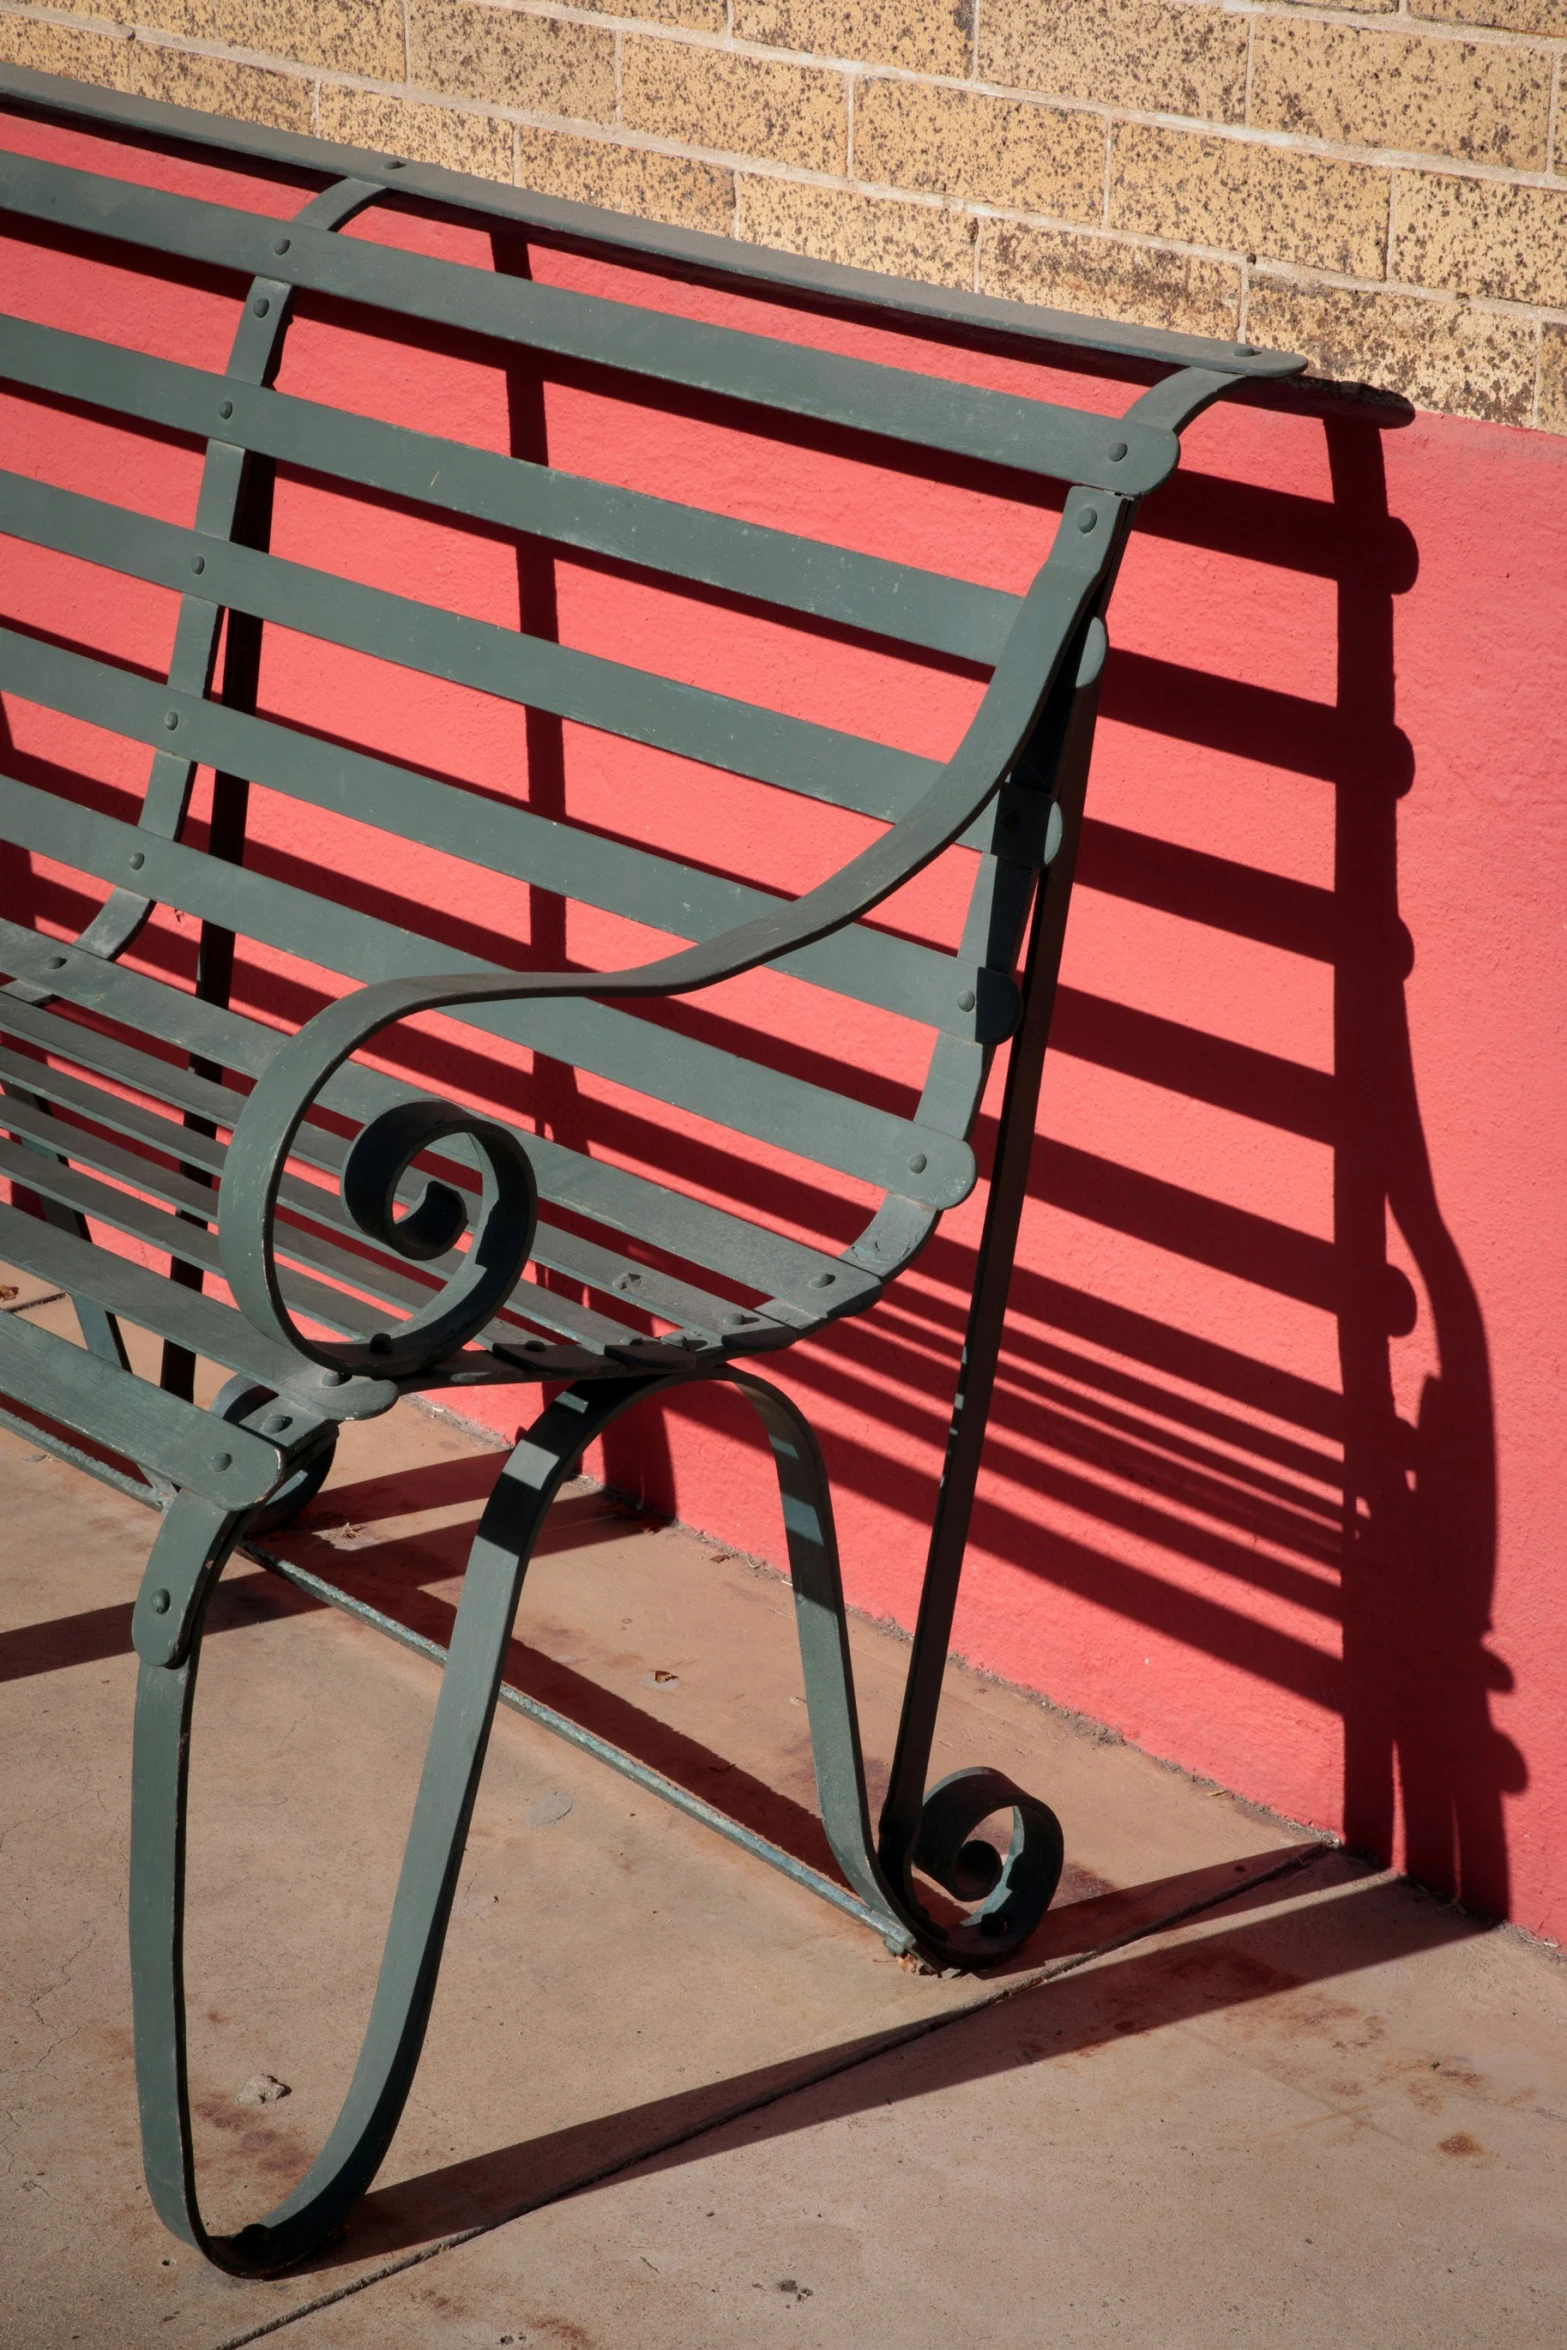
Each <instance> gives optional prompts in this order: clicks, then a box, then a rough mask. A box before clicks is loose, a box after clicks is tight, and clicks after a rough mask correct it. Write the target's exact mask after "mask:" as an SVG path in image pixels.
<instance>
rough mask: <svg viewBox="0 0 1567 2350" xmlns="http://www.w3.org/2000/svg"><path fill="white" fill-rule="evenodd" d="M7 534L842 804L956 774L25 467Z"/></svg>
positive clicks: (10, 489) (3, 483)
mask: <svg viewBox="0 0 1567 2350" xmlns="http://www.w3.org/2000/svg"><path fill="white" fill-rule="evenodd" d="M0 531H4V532H6V533H8V534H9V535H10V536H11V537H13V538H20V539H25V540H27V541H28V542H29V544H31V545H33V546H43V547H52V548H54V549H55V550H56V551H57V552H59V553H61V554H65V555H74V556H76V557H78V558H79V559H80V560H81V561H83V562H87V563H101V564H103V565H104V566H106V567H107V568H108V569H110V570H113V571H119V572H122V573H124V574H126V575H127V576H128V577H130V578H133V579H144V580H149V581H151V582H153V583H154V584H155V585H157V586H159V587H165V588H170V589H172V590H174V591H176V592H180V591H186V590H188V589H189V587H190V582H191V575H192V573H193V572H194V571H195V569H196V566H197V565H198V564H200V566H201V584H202V589H203V592H204V593H206V594H208V595H210V597H211V599H212V601H213V603H214V604H215V605H227V606H229V608H230V609H231V610H237V611H241V612H249V613H252V614H253V615H254V616H255V617H256V618H257V619H259V620H270V621H273V622H276V623H277V624H279V625H280V626H282V627H284V628H290V629H296V630H298V631H299V632H300V633H301V634H302V635H304V636H312V637H318V638H321V639H322V640H324V641H325V642H326V643H327V644H334V645H342V646H345V647H347V648H348V649H349V650H351V651H353V652H358V653H367V654H369V655H370V656H371V657H372V658H373V659H376V660H380V661H389V662H394V663H396V664H397V666H398V667H400V668H404V669H412V670H417V671H418V672H420V674H422V675H423V676H426V677H442V678H446V679H449V680H450V681H451V682H452V683H453V684H456V685H465V686H471V687H473V688H475V689H476V690H477V691H478V692H480V693H486V694H493V695H495V696H496V697H497V699H499V700H501V701H507V702H513V703H516V704H518V705H519V706H520V707H523V708H526V709H534V710H547V711H549V712H550V713H551V714H552V715H553V716H556V717H560V718H569V719H573V720H575V721H576V723H577V724H578V725H581V726H591V727H594V728H596V729H597V730H598V731H599V732H600V733H603V734H614V735H620V736H622V737H624V738H625V739H626V740H627V741H630V742H639V743H646V744H648V745H650V746H651V747H652V748H654V749H656V750H661V751H670V752H673V753H674V755H675V756H676V757H678V758H685V759H696V760H699V761H701V763H702V764H703V765H704V766H708V767H717V768H720V769H722V770H724V771H726V772H727V773H729V774H732V775H744V776H747V777H749V778H751V779H752V780H753V781H755V782H757V783H771V784H776V785H777V786H778V787H779V788H780V789H782V790H784V791H797V792H805V793H807V794H808V795H809V796H810V797H812V798H818V799H832V800H834V801H836V802H837V803H838V804H839V805H840V806H845V807H861V808H865V809H866V811H867V812H868V813H872V812H874V805H870V804H868V800H869V802H870V803H874V804H881V803H883V802H885V801H886V799H887V798H888V797H889V796H890V797H892V798H894V799H901V800H902V801H903V802H904V803H905V804H908V803H910V802H912V801H914V800H916V799H918V798H919V797H920V795H921V793H922V792H924V791H927V790H928V789H929V788H930V785H931V784H932V783H933V782H934V781H935V779H936V777H937V776H938V775H939V774H940V772H941V762H940V761H939V760H934V759H922V758H919V757H917V756H916V754H915V753H913V752H911V751H895V750H892V749H890V748H889V747H888V746H887V745H886V744H885V743H877V742H871V741H869V740H867V739H866V738H865V737H863V736H861V735H852V734H842V733H840V732H838V731H837V730H836V729H835V728H832V727H826V726H816V725H813V724H812V723H811V722H810V721H809V720H807V719H803V718H788V717H784V716H783V715H782V714H781V713H779V712H778V711H775V710H762V709H758V708H757V707H756V706H755V704H753V703H750V702H740V701H735V700H733V699H732V698H731V697H730V696H728V695H725V694H714V693H707V692H705V691H703V689H702V688H700V687H698V686H690V685H679V684H677V683H675V682H674V681H673V680H672V679H670V678H666V677H659V676H657V675H655V674H654V673H653V672H652V671H650V670H644V669H632V668H628V667H627V666H626V665H625V664H624V663H622V662H618V661H608V660H605V659H604V658H603V656H602V655H601V654H597V653H582V652H578V651H576V650H575V649H574V648H573V647H572V646H569V645H557V644H553V643H551V642H549V641H548V640H547V639H546V638H544V637H536V636H525V635H523V634H521V633H520V632H519V631H517V630H515V629H509V628H498V627H496V626H494V624H493V623H491V622H488V621H483V620H468V619H465V618H463V617H462V616H461V615H460V614H458V613H455V612H443V611H441V610H439V609H438V608H437V607H436V606H435V605H433V604H419V603H415V602H414V601H413V600H412V599H411V598H410V597H407V596H397V595H393V594H392V593H391V591H390V590H389V589H386V588H372V587H365V586H363V585H361V584H360V582H358V581H357V580H348V579H340V578H338V577H336V576H335V575H334V574H333V573H331V572H329V571H316V570H313V569H311V568H310V567H309V566H308V565H306V564H303V563H291V562H288V561H286V560H285V559H284V558H283V557H282V556H280V555H267V554H262V553H259V552H258V551H257V550H256V549H255V548H252V547H239V546H235V545H234V544H233V543H232V541H229V540H219V539H203V538H202V537H201V536H200V535H199V533H197V532H194V531H187V530H183V529H181V528H179V527H178V526H177V525H175V524H174V523H169V522H158V521H155V520H154V519H153V518H152V517H151V516H149V515H143V514H133V513H131V512H130V511H128V510H127V509H126V508H125V507H122V506H111V505H106V504H105V503H104V502H103V501H102V500H100V499H97V498H86V497H83V496H81V495H80V494H79V493H78V492H76V491H74V490H62V489H56V488H55V487H54V486H53V485H52V484H50V483H46V482H36V481H29V480H27V479H26V478H25V477H24V476H22V475H20V474H15V473H4V474H0ZM174 706H175V705H174V704H172V703H171V705H170V707H174ZM813 787H814V788H813Z"/></svg>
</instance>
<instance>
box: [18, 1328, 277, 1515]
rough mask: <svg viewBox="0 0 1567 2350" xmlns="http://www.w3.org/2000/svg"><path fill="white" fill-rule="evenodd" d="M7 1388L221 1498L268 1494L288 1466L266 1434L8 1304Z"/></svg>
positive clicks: (242, 1500)
mask: <svg viewBox="0 0 1567 2350" xmlns="http://www.w3.org/2000/svg"><path fill="white" fill-rule="evenodd" d="M0 1390H3V1391H4V1392H5V1393H6V1394H8V1395H14V1396H19V1397H21V1398H23V1399H25V1401H26V1402H27V1403H29V1404H30V1405H31V1406H32V1408H33V1409H34V1410H35V1411H38V1412H42V1413H43V1414H44V1415H45V1417H46V1418H48V1419H51V1420H58V1421H60V1422H62V1423H63V1425H64V1426H65V1427H67V1428H74V1429H75V1430H76V1432H77V1434H78V1435H80V1436H87V1437H91V1438H92V1439H93V1441H94V1442H95V1443H98V1444H104V1445H107V1446H108V1447H109V1448H110V1449H111V1450H112V1451H115V1452H120V1453H123V1454H124V1455H125V1457H126V1459H127V1460H132V1461H134V1462H135V1463H136V1465H137V1467H138V1468H141V1469H150V1470H152V1471H154V1472H155V1473H156V1474H157V1475H159V1476H162V1477H166V1478H168V1479H169V1481H170V1482H171V1483H172V1484H175V1485H180V1486H185V1487H187V1488H189V1490H190V1491H191V1492H193V1493H199V1494H201V1495H203V1497H204V1498H205V1499H206V1500H208V1501H213V1502H216V1503H218V1505H219V1506H220V1508H227V1509H244V1508H246V1507H247V1506H248V1505H249V1504H251V1503H253V1502H258V1501H263V1500H265V1498H266V1496H267V1495H268V1494H269V1493H270V1492H271V1490H272V1488H273V1486H274V1485H276V1483H277V1481H278V1478H279V1477H280V1476H281V1474H282V1469H283V1462H282V1456H281V1455H280V1454H279V1452H278V1450H277V1447H276V1446H275V1445H272V1444H268V1443H267V1441H266V1439H265V1438H264V1437H261V1436H255V1435H252V1433H251V1431H250V1430H249V1429H248V1428H237V1427H232V1426H230V1425H229V1424H228V1423H227V1422H224V1421H221V1420H214V1419H213V1417H212V1415H211V1413H210V1412H203V1411H198V1410H197V1409H196V1407H195V1405H194V1404H188V1403H182V1402H181V1401H180V1399H179V1398H178V1397H177V1396H173V1395H166V1394H165V1393H164V1391H163V1389H162V1388H161V1387H153V1386H151V1385H150V1384H149V1382H148V1381H147V1380H145V1379H138V1378H137V1377H136V1374H135V1373H134V1372H133V1371H122V1370H121V1369H120V1368H119V1366H118V1365H117V1364H115V1363H109V1362H105V1361H104V1359H103V1357H102V1356H101V1355H95V1354H89V1353H88V1352H87V1349H86V1348H85V1347H81V1346H73V1345H72V1344H71V1342H70V1341H69V1340H68V1339H64V1338H58V1337H56V1335H55V1333H54V1332H53V1331H52V1330H40V1329H39V1328H38V1327H37V1326H36V1324H34V1323H31V1322H26V1321H24V1320H23V1319H22V1317H21V1315H20V1314H5V1313H0Z"/></svg>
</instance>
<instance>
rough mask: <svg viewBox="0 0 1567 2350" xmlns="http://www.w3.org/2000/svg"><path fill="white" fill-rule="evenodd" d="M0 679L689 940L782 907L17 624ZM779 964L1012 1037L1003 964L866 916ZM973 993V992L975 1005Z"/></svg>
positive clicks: (907, 1014)
mask: <svg viewBox="0 0 1567 2350" xmlns="http://www.w3.org/2000/svg"><path fill="white" fill-rule="evenodd" d="M0 689H4V690H7V691H10V692H14V693H17V694H20V695H24V696H25V697H26V698H27V699H28V700H30V701H34V702H38V703H40V704H42V705H43V706H44V707H45V708H47V709H51V710H57V711H60V712H61V713H62V714H63V715H65V716H67V717H73V718H82V719H86V720H87V721H88V723H89V724H93V725H99V726H104V727H107V728H110V729H112V730H113V731H114V732H115V733H117V734H123V735H125V736H126V737H127V738H128V739H129V740H131V741H135V742H142V743H145V744H147V745H148V746H149V747H150V748H153V749H154V750H161V749H162V748H163V747H164V746H165V745H166V744H167V743H168V742H169V740H170V730H169V729H168V727H167V726H166V724H165V721H166V719H167V717H168V714H169V712H170V711H171V710H172V711H174V712H175V714H176V716H177V717H178V719H179V728H178V730H177V731H178V736H179V741H180V746H181V752H182V755H184V756H187V757H189V758H190V759H191V760H193V761H197V762H199V763H200V764H202V765H204V766H209V767H216V768H221V769H223V770H224V772H225V773H228V774H238V775H244V776H246V777H248V778H249V780H250V781H252V782H253V783H260V784H264V785H265V786H266V787H267V788H268V789H269V790H273V791H279V792H282V793H284V794H286V795H287V796H288V797H289V798H291V799H299V800H305V801H308V802H309V803H310V804H311V805H312V806H315V807H318V808H329V809H331V810H333V811H334V812H335V813H337V814H340V815H344V816H351V817H353V818H354V819H355V820H356V821H358V822H361V823H366V824H371V825H374V826H376V827H377V828H378V829H379V830H381V831H384V832H390V833H394V834H395V835H396V836H397V837H398V838H400V839H403V840H409V841H416V842H418V843H419V844H420V845H421V846H422V847H425V848H431V849H438V850H440V851H441V852H442V853H443V854H445V855H448V856H452V857H458V858H461V859H463V860H464V861H465V862H467V863H470V864H481V865H483V866H484V867H485V869H486V870H487V871H490V872H494V873H504V874H507V875H509V876H511V877H512V878H514V879H516V880H519V881H527V882H531V883H533V884H535V885H536V886H537V887H540V888H543V889H549V890H554V891H556V892H558V893H559V894H560V895H561V896H563V897H570V898H575V899H576V900H577V901H578V902H579V903H582V904H585V905H591V906H598V907H600V908H602V909H604V910H605V911H606V912H609V913H615V914H622V915H625V916H626V917H627V918H628V919H629V920H632V921H636V922H642V923H645V924H646V925H647V926H648V928H650V929H653V930H664V931H666V932H667V933H669V934H670V935H672V936H674V937H677V938H712V937H716V936H718V935H719V934H720V933H721V932H722V931H724V930H727V929H729V928H731V927H732V926H733V925H734V924H735V923H738V922H740V921H743V920H747V919H749V918H750V917H751V916H753V915H756V914H760V913H763V912H765V911H766V910H767V909H768V908H769V907H770V906H772V905H775V904H777V903H778V902H779V901H778V900H777V899H776V898H775V897H774V896H773V894H772V893H771V892H768V891H765V890H759V889H756V888H753V887H751V886H750V885H748V884H746V883H743V882H738V881H730V880H727V879H725V878H724V877H723V876H722V875H718V874H709V873H703V872H701V871H699V870H698V869H697V868H695V867H693V866H688V865H681V864H678V863H677V862H676V861H675V860H674V859H673V858H669V857H661V856H657V855H655V854H654V853H653V852H651V851H649V850H645V849H639V848H634V847H631V846H628V845H627V844H625V843H623V842H620V841H615V840H610V839H606V838H605V837H604V836H603V835H601V834H596V833H591V832H587V831H584V830H581V829H580V828H578V827H577V826H574V825H571V824H568V823H564V822H562V821H559V820H558V819H556V818H553V817H547V816H539V815H536V814H535V813H534V812H533V811H532V810H531V809H529V808H518V807H510V806H507V805H506V804H505V803H504V802H501V801H496V800H491V799H487V798H485V797H483V796H482V795H481V794H479V793H478V792H470V791H464V790H463V789H461V788H460V787H459V786H457V785H454V784H448V783H443V782H439V781H437V780H436V779H434V778H433V777H430V776H425V775H421V774H419V773H418V772H417V771H416V770H415V769H412V768H408V767H398V766H394V765H392V764H391V763H390V762H389V761H387V760H384V759H376V758H372V757H371V756H370V755H369V754H368V753H367V752H363V751H353V750H349V749H347V748H345V747H344V746H342V745H340V744H336V743H332V742H328V741H323V740H322V739H321V738H320V737H319V736H315V735H308V734H302V733H298V732H296V731H295V730H294V729H293V728H292V727H289V726H284V725H282V724H279V723H278V722H276V721H274V720H271V719H263V718H254V717H250V716H248V715H247V714H246V713H245V712H243V711H238V710H230V709H227V708H225V706H224V705H223V704H222V703H221V702H213V701H206V700H203V699H201V698H200V697H199V696H197V695H193V694H179V693H174V692H171V691H170V689H169V688H167V687H164V686H160V685H158V684H156V683H154V682H153V681H151V680H149V679H147V678H144V677H137V676H136V675H134V673H133V672H131V671H130V670H125V669H119V668H116V667H115V666H114V665H113V664H112V663H109V662H104V661H98V660H95V659H93V658H92V657H91V656H90V655H87V654H84V653H78V652H72V651H68V650H66V649H65V648H64V647H62V646H59V645H46V644H42V643H40V642H39V641H38V640H37V639H36V638H32V637H26V636H23V635H21V634H19V633H18V632H17V631H15V630H12V629H5V628H0ZM777 968H778V969H779V970H781V971H787V972H789V973H790V974H791V975H792V976H793V977H795V978H798V979H805V980H808V981H810V982H811V983H812V984H813V985H814V986H817V987H825V988H829V989H831V990H832V992H833V993H834V994H836V995H842V996H848V997H850V998H852V999H853V1000H854V1001H856V1002H859V1003H868V1004H876V1005H879V1006H880V1007H881V1008H882V1009H883V1010H884V1011H889V1012H895V1013H897V1014H899V1015H900V1016H901V1017H903V1018H904V1019H909V1020H918V1021H922V1022H924V1023H925V1024H926V1025H927V1026H929V1027H932V1028H948V1029H951V1030H952V1032H953V1033H954V1034H955V1035H960V1036H962V1035H967V1036H973V1035H975V1034H978V1033H985V1034H987V1037H988V1036H990V1035H999V1034H1001V1033H1004V1030H1005V1024H1007V1023H1008V1022H1009V1020H1010V1016H1011V1005H1010V1001H1009V999H1008V996H1007V991H1006V987H1005V984H1004V983H1003V984H1002V985H1001V986H1000V987H999V988H998V985H997V975H996V974H994V973H987V974H986V975H985V976H984V977H983V978H981V976H980V974H979V972H978V970H977V968H976V966H974V965H973V964H971V963H960V962H959V961H958V960H957V959H956V958H955V957H954V956H951V955H948V954H945V953H943V952H942V951H941V950H940V949H938V948H934V947H925V946H921V945H920V944H919V943H918V942H917V941H915V940H913V939H902V938H898V937H896V936H895V935H894V934H893V933H891V932H889V931H885V930H878V929H876V928H874V927H872V926H871V925H869V924H865V923H854V924H851V925H849V926H847V927H846V928H845V929H843V930H842V931H839V932H836V933H835V934H834V935H833V936H832V937H830V938H826V939H821V940H818V941H817V943H816V944H815V945H814V946H810V947H807V948H804V949H802V950H801V951H800V952H798V953H796V954H793V955H787V956H781V957H780V958H779V962H778V965H777ZM964 995H970V996H972V997H973V999H974V1001H973V1003H972V1004H971V1006H970V1007H969V1008H968V1009H967V1010H965V1009H964V1007H963V1004H962V1000H961V999H962V998H963V996H964Z"/></svg>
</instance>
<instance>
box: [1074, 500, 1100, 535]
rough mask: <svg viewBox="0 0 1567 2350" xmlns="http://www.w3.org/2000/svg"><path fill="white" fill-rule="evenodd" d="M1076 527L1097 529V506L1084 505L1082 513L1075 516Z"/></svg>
mask: <svg viewBox="0 0 1567 2350" xmlns="http://www.w3.org/2000/svg"><path fill="white" fill-rule="evenodd" d="M1077 527H1078V529H1079V530H1082V531H1089V530H1097V529H1098V527H1099V509H1098V507H1097V506H1085V507H1084V508H1083V511H1082V513H1081V514H1080V515H1079V516H1078V518H1077Z"/></svg>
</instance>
